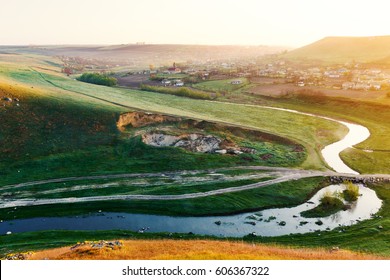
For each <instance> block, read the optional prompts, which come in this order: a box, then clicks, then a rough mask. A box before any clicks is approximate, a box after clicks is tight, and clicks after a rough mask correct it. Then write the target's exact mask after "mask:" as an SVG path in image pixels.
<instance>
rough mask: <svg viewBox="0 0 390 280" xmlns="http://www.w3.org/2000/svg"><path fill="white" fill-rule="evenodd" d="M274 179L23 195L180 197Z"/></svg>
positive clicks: (94, 187)
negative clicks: (181, 195)
mask: <svg viewBox="0 0 390 280" xmlns="http://www.w3.org/2000/svg"><path fill="white" fill-rule="evenodd" d="M270 179H272V178H269V177H268V178H262V179H257V180H255V179H252V180H236V181H225V182H218V181H217V182H207V183H187V184H185V183H181V184H180V183H176V184H175V183H172V184H169V183H165V184H161V182H160V184H158V183H157V184H153V183H150V184H145V185H143V186H139V184H134V185H130V184H129V183H128V182H119V183H117V184H115V183H112V182H108V183H106V184H105V185H101V184H100V185H99V184H91V183H87V184H85V185H83V186H82V188H80V189H77V186H76V189H71V188H69V187H68V186H67V187H63V186H61V185H62V183H61V184H59V185H58V184H57V186H53V185H54V184H52V185H51V188H50V191H46V192H45V193H40V192H39V191H36V189H37V188H36V186H34V191H33V192H31V193H27V194H23V193H22V194H23V197H24V198H27V197H34V198H38V199H41V198H63V197H88V196H107V195H180V194H186V193H198V192H207V191H212V190H218V189H225V188H231V187H238V186H243V185H248V184H253V183H256V182H261V181H267V180H270ZM19 192H20V190H19V189H18V194H17V196H20V195H21V194H20V193H19Z"/></svg>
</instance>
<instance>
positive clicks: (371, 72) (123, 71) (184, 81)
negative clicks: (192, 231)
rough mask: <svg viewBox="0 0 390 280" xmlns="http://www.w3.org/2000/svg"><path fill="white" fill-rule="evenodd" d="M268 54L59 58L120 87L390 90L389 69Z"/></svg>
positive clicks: (72, 70) (67, 69)
mask: <svg viewBox="0 0 390 280" xmlns="http://www.w3.org/2000/svg"><path fill="white" fill-rule="evenodd" d="M279 57H280V55H265V56H263V57H260V58H256V59H254V60H250V59H246V60H245V59H240V60H238V59H229V60H227V61H224V60H198V61H187V62H170V63H171V64H169V63H168V62H167V63H164V64H160V65H157V64H156V65H155V64H149V65H148V66H147V67H145V66H142V65H143V64H142V63H141V62H139V61H137V62H136V61H131V62H130V60H121V61H118V60H114V59H95V58H94V59H92V58H81V57H67V56H61V57H59V59H61V61H62V62H63V67H62V72H64V73H66V74H68V75H72V74H81V73H83V72H99V73H105V74H108V75H112V76H114V77H115V78H117V79H118V84H119V85H120V86H125V87H131V88H137V87H139V85H140V84H149V85H154V86H156V85H159V86H166V87H182V86H191V85H192V84H196V83H199V82H203V81H209V80H224V79H229V83H231V84H235V85H239V84H241V83H242V79H241V78H247V79H250V80H251V81H252V80H255V81H256V83H260V84H267V85H283V84H285V85H288V84H289V85H294V86H295V87H301V88H304V87H310V88H311V89H313V88H318V89H332V90H357V91H381V90H388V89H390V69H389V68H387V67H384V66H375V65H365V64H359V63H344V64H334V65H318V64H316V63H314V62H305V63H302V62H297V61H290V60H287V59H280V58H279Z"/></svg>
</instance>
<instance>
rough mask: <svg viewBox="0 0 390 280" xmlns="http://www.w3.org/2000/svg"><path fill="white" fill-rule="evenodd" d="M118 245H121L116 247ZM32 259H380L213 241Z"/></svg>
mask: <svg viewBox="0 0 390 280" xmlns="http://www.w3.org/2000/svg"><path fill="white" fill-rule="evenodd" d="M117 244H118V245H117ZM29 259H32V260H42V259H51V260H53V259H57V260H129V259H132V260H153V259H154V260H164V259H166V260H175V259H176V260H228V259H229V260H305V259H306V260H307V259H310V260H313V259H316V260H346V259H349V260H364V259H365V260H367V259H381V257H378V256H375V255H368V254H360V253H355V252H351V251H346V250H339V249H338V248H336V247H335V248H334V249H330V250H326V249H293V248H289V247H282V246H275V245H273V246H271V245H263V244H248V243H244V242H234V241H211V240H126V241H123V242H118V241H114V242H104V241H102V242H87V243H84V244H83V243H80V244H78V245H74V246H72V247H63V248H58V249H49V250H44V251H38V252H35V253H33V254H32V255H31V256H30V257H29Z"/></svg>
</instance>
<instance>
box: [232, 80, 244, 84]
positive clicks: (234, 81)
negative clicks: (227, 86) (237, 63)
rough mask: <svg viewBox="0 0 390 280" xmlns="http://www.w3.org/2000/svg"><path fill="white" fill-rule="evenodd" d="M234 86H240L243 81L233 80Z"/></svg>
mask: <svg viewBox="0 0 390 280" xmlns="http://www.w3.org/2000/svg"><path fill="white" fill-rule="evenodd" d="M230 83H231V84H232V85H240V84H241V83H242V81H241V80H233V81H231V82H230Z"/></svg>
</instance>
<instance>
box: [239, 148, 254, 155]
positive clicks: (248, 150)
mask: <svg viewBox="0 0 390 280" xmlns="http://www.w3.org/2000/svg"><path fill="white" fill-rule="evenodd" d="M240 151H241V152H243V153H247V154H254V153H256V150H255V149H252V148H246V147H242V148H240Z"/></svg>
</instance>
